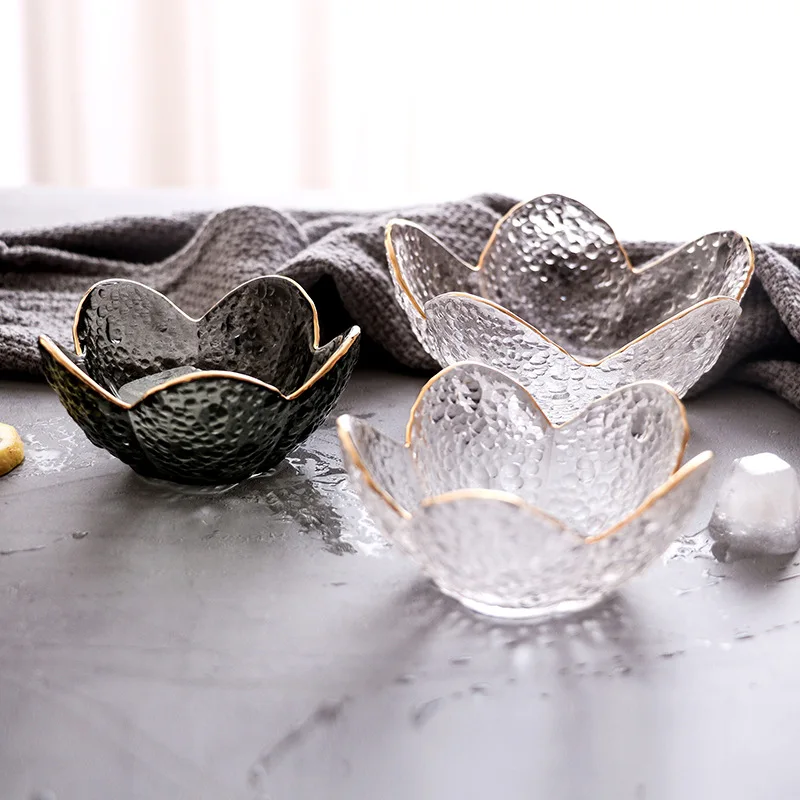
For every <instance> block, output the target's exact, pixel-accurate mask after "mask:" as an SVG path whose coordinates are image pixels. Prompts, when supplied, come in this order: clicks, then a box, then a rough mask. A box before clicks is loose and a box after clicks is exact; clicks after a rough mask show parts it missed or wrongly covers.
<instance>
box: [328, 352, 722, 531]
mask: <svg viewBox="0 0 800 800" xmlns="http://www.w3.org/2000/svg"><path fill="white" fill-rule="evenodd" d="M476 364H477V365H478V366H481V367H484V368H486V369H490V370H492V371H494V372H497V373H498V374H499V375H501V376H502V377H504V378H506V379H508V380H510V381H511V382H512V383H516V384H517V386H519V387H520V388H521V389H522V391H523V392H524V393H525V394H527V395H528V397H530V398H531V401H532V404H533V406H534V407H535V408H537V409H539V411H540V412H541V413H542V416H543V418H544V420H545V422H546V423H547V424H548V425H550V427H551V428H553V429H554V430H555V429H558V428H562V427H564V426H565V425H569V424H571V423H572V422H574V421H575V420H577V419H579V418H580V417H581V416H583V415H584V414H585V413H586V411H587V410H588V409H589V408H590V407H592V406H594V405H595V404H600V403H601V402H603V401H605V400H607V399H608V398H609V397H611V396H613V395H614V394H615V393H617V392H619V391H622V390H623V389H625V388H628V387H630V386H634V385H640V384H641V385H648V384H650V385H656V386H659V387H661V388H662V389H664V390H665V391H666V393H667V394H669V395H671V397H672V400H673V402H674V403H675V404H676V406H677V408H678V410H679V412H680V418H681V423H682V426H683V437H682V441H681V445H680V447H679V448H678V450H677V451H676V459H675V466H674V467H673V472H672V474H671V475H670V476H669V478H667V480H666V481H664V482H663V483H662V484H661V485H660V486H658V487H656V488H655V489H654V490H653V491H652V492H651V493H650V494H649V495H648V497H647V498H646V499H645V500H644V501H643V502H642V503H641V504H640V505H639V506H638V507H637V508H636V509H635V510H634V511H633V512H631V513H630V514H629V515H628V516H626V517H625V518H624V519H623V520H622V521H620V522H618V523H615V524H614V525H613V526H612V527H610V528H608V529H606V530H605V531H603V532H601V533H599V534H597V535H596V536H593V537H588V538H587V537H583V536H581V535H580V534H579V533H578V532H577V531H574V530H572V529H571V528H569V526H567V525H566V524H565V523H564V522H563V521H562V520H560V519H558V518H557V517H554V516H552V515H550V514H548V513H547V512H546V511H544V510H542V509H541V508H539V507H538V506H534V505H531V504H530V503H527V502H526V501H525V500H523V499H522V498H521V497H520V496H519V495H516V494H513V493H512V492H505V491H502V490H499V489H481V488H473V489H455V490H452V491H450V492H444V493H442V494H438V495H433V496H431V497H426V498H423V499H422V501H421V502H420V508H427V507H429V506H432V505H436V504H439V503H445V502H450V501H452V500H455V499H477V500H480V499H483V500H500V501H503V502H507V503H510V504H512V505H515V506H518V507H519V508H522V509H525V510H527V511H529V512H531V513H533V514H534V515H536V516H537V517H539V518H542V519H545V520H547V521H548V522H550V523H552V524H555V525H556V526H557V527H558V528H560V529H562V530H565V531H570V532H571V533H573V534H574V535H575V536H577V537H578V539H579V540H581V541H584V542H586V543H592V542H596V541H599V540H600V539H602V538H604V537H605V536H610V535H611V534H613V533H615V532H616V531H618V530H620V529H621V528H622V527H624V526H625V525H627V524H629V523H630V522H632V521H633V520H635V519H636V518H637V517H638V516H639V515H641V514H643V513H644V512H645V511H646V510H647V509H648V508H649V507H650V506H651V505H652V504H653V503H655V502H656V500H658V499H659V498H661V497H663V496H664V495H666V494H667V493H668V492H669V491H671V490H672V488H674V487H675V486H677V485H678V484H679V483H680V482H681V481H683V480H684V479H685V478H686V477H687V476H688V475H689V474H691V473H692V472H694V470H695V469H697V468H699V467H700V466H702V465H703V464H704V463H706V462H708V461H710V460H711V459H712V458H713V453H711V452H710V451H705V452H704V453H701V454H700V455H698V456H695V457H694V458H693V459H692V460H691V461H689V462H688V463H687V464H685V465H684V466H682V467H681V466H680V464H681V461H682V460H683V457H684V455H685V453H686V447H687V446H688V443H689V436H690V427H689V421H688V416H687V414H686V407H685V406H684V404H683V402H682V401H681V399H680V398H679V397H678V395H677V393H676V392H675V391H674V390H673V389H672V388H671V387H670V386H668V385H667V384H665V383H663V382H661V381H635V382H634V383H631V384H626V385H625V386H621V387H619V388H618V389H615V390H614V391H612V392H609V393H608V394H606V395H603V397H600V398H598V399H597V400H595V401H593V402H592V403H590V404H589V405H588V406H586V408H584V409H582V410H581V412H580V413H579V414H577V415H576V416H574V417H572V418H571V419H570V420H567V421H566V422H563V423H561V424H560V425H555V424H553V423H551V422H550V420H549V419H548V417H547V415H546V414H545V413H544V412H543V411H542V410H541V408H540V407H539V405H538V403H537V402H536V400H535V399H534V398H533V397H532V396H531V394H530V392H528V391H527V389H525V387H524V386H522V385H521V384H519V383H517V382H516V381H514V380H513V379H511V378H509V377H508V376H507V375H505V373H502V372H500V370H497V369H494V368H493V367H487V366H486V365H485V364H479V363H478V362H467V361H462V362H458V363H457V364H452V365H450V366H449V367H446V368H445V369H443V370H442V371H441V372H439V373H437V375H435V376H434V377H433V378H431V379H430V380H429V381H427V382H426V384H425V385H424V386H423V387H422V389H421V390H420V393H419V395H418V396H417V399H416V400H415V401H414V404H413V406H412V408H411V413H410V415H409V422H408V425H407V426H406V439H405V443H404V444H402V445H401V443H400V442H395V443H396V444H397V445H398V446H402V447H405V448H410V447H411V429H412V425H413V422H414V419H415V417H416V410H417V407H418V406H419V405H420V403H421V401H422V398H423V396H424V395H425V393H426V392H427V391H428V390H429V389H430V387H431V386H432V385H433V384H434V383H435V382H436V381H437V380H438V379H439V378H440V377H441V376H442V375H443V374H445V373H447V372H449V371H451V370H454V369H456V368H458V367H462V366H464V365H470V366H473V365H476ZM352 419H353V417H352V416H351V415H349V414H344V415H342V416H340V417H338V418H337V420H336V428H337V432H338V435H339V441H340V443H341V445H342V449H343V450H345V452H346V453H347V455H348V457H349V458H350V460H351V463H352V464H353V466H354V467H355V468H356V469H357V470H358V472H359V473H360V475H361V477H362V479H363V481H364V483H365V485H366V486H367V487H368V488H369V489H370V490H371V491H372V492H373V493H374V494H376V495H377V496H378V497H379V498H380V499H381V500H382V501H383V502H384V503H385V504H386V506H387V507H388V508H389V509H391V510H392V511H393V512H394V513H396V514H398V515H399V516H400V517H402V518H403V519H406V520H408V519H411V518H412V517H413V516H414V514H413V513H412V512H409V511H408V510H407V509H405V508H403V507H402V506H400V505H399V504H398V503H397V501H396V500H395V499H394V498H393V497H392V496H391V495H390V494H389V493H388V492H387V491H386V490H385V489H383V488H382V487H381V486H380V485H379V484H378V483H377V481H376V480H375V479H374V477H373V476H372V473H371V472H370V470H369V469H368V467H367V466H366V464H365V463H364V461H363V459H362V458H361V455H360V453H359V451H358V448H357V446H356V444H355V442H354V441H353V437H352V430H351V421H352ZM364 424H368V423H364Z"/></svg>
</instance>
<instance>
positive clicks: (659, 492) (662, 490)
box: [585, 450, 714, 544]
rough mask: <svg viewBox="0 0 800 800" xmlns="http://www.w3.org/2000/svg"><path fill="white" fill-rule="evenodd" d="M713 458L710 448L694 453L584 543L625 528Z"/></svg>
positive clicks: (603, 537) (591, 542)
mask: <svg viewBox="0 0 800 800" xmlns="http://www.w3.org/2000/svg"><path fill="white" fill-rule="evenodd" d="M713 458H714V453H712V452H711V450H704V451H703V452H702V453H699V454H698V455H696V456H695V457H694V458H693V459H692V460H691V461H689V462H687V463H686V464H684V465H683V466H682V467H681V468H680V469H679V470H678V471H677V472H675V473H673V474H672V475H671V476H670V477H669V478H668V479H667V480H666V481H664V483H662V484H661V486H659V487H658V488H657V489H655V490H654V491H652V492H651V493H650V494H649V495H648V496H647V497H646V498H645V500H644V501H643V502H642V503H641V504H640V505H639V506H638V507H637V508H635V509H634V510H633V511H631V513H630V514H628V515H627V516H626V517H624V518H623V519H621V520H620V521H619V522H615V523H614V524H613V525H612V526H611V527H610V528H606V530H604V531H602V532H601V533H598V534H597V535H595V536H589V537H587V538H586V539H585V541H586V543H587V544H594V543H595V542H599V541H600V540H601V539H605V538H606V537H607V536H612V535H613V534H615V533H617V532H618V531H620V530H622V529H623V528H625V527H626V526H627V525H629V524H630V523H631V522H633V521H634V520H636V519H637V518H638V517H640V516H642V514H644V512H645V511H647V510H648V509H649V508H650V507H651V506H652V505H653V504H654V503H656V502H657V501H658V500H660V499H661V498H662V497H665V496H666V495H667V494H669V493H670V492H671V491H672V490H673V489H674V488H675V487H676V486H677V485H678V484H679V483H682V482H683V481H684V480H686V478H688V477H689V475H691V474H692V473H693V472H695V470H698V469H700V467H702V466H704V465H705V464H708V463H709V462H710V461H712V460H713Z"/></svg>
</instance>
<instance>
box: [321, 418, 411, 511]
mask: <svg viewBox="0 0 800 800" xmlns="http://www.w3.org/2000/svg"><path fill="white" fill-rule="evenodd" d="M353 419H354V417H352V416H351V415H350V414H342V415H341V416H340V417H337V418H336V432H337V433H338V435H339V444H341V446H342V450H344V451H345V453H346V454H347V457H348V458H349V459H350V462H351V463H352V465H353V467H354V468H355V469H356V470H358V472H359V474H360V475H361V479H362V480H363V482H364V484H365V485H366V486H367V488H368V489H369V490H370V491H371V492H373V493H374V494H376V495H377V496H378V497H379V498H380V499H381V500H382V501H383V502H384V503H385V504H386V506H387V507H388V508H389V509H390V510H391V511H393V512H394V513H395V514H397V515H398V516H400V517H402V518H403V519H411V517H412V516H413V515H412V514H411V512H410V511H408V510H406V509H405V508H403V506H401V505H400V504H399V503H398V502H397V501H396V500H395V499H394V497H392V496H391V495H390V494H389V493H388V492H387V491H386V490H385V489H384V488H383V487H382V486H380V485H379V484H378V482H377V481H376V480H375V478H374V477H373V476H372V473H371V472H370V470H369V468H368V467H367V465H366V464H365V463H364V459H363V458H362V457H361V452H360V451H359V449H358V446H357V445H356V443H355V441H354V440H353V431H352V421H353ZM360 422H362V424H364V425H368V424H369V423H366V422H364V421H363V420H360ZM395 444H396V445H397V446H398V447H405V445H403V444H401V443H400V442H395Z"/></svg>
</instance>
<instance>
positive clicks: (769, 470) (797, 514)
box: [709, 453, 800, 556]
mask: <svg viewBox="0 0 800 800" xmlns="http://www.w3.org/2000/svg"><path fill="white" fill-rule="evenodd" d="M709 533H710V534H711V537H712V538H713V539H714V540H716V541H717V542H718V543H719V544H720V545H721V546H723V548H724V550H726V551H729V552H730V553H731V555H733V554H734V553H736V554H739V555H741V556H768V555H783V554H786V553H793V552H794V551H795V550H797V549H798V548H799V547H800V481H799V480H798V478H797V473H796V472H795V470H794V468H793V467H791V466H790V465H789V464H787V463H786V462H785V461H784V460H783V459H782V458H779V457H778V456H776V455H775V454H774V453H757V454H756V455H752V456H746V457H744V458H738V459H736V461H734V462H733V468H732V469H731V472H730V474H729V475H728V477H727V478H726V479H725V482H724V483H723V485H722V490H721V491H720V494H719V497H718V499H717V505H716V507H715V508H714V513H713V515H712V517H711V522H710V523H709Z"/></svg>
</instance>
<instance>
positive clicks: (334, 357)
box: [279, 325, 361, 400]
mask: <svg viewBox="0 0 800 800" xmlns="http://www.w3.org/2000/svg"><path fill="white" fill-rule="evenodd" d="M360 336H361V328H359V327H358V325H353V327H352V328H350V330H348V331H347V333H345V334H344V339H343V340H342V343H341V344H340V345H339V346H338V347H337V348H336V350H334V351H333V353H331V355H330V356H328V359H327V360H326V361H325V363H324V364H323V365H322V366H321V367H320V368H319V369H318V370H317V371H316V372H315V373H314V374H313V375H312V376H311V377H310V378H309V379H308V380H307V381H306V382H305V383H304V384H303V385H302V386H301V387H300V388H299V389H295V390H294V391H293V392H292V393H291V394H288V395H284V394H281V396H282V397H284V398H285V399H286V400H294V399H295V398H296V397H300V395H301V394H303V393H304V392H306V391H307V390H308V389H310V388H311V387H312V386H313V385H314V384H315V383H316V382H317V381H319V380H321V379H322V378H324V377H325V375H327V374H328V373H329V372H330V371H331V370H332V369H333V368H334V367H335V366H336V364H337V363H338V362H339V361H341V360H342V359H343V358H344V357H345V355H347V353H348V352H349V351H350V348H351V347H352V346H353V345H354V344H355V343H356V342H357V341H358V339H359V337H360ZM279 394H280V392H279Z"/></svg>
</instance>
